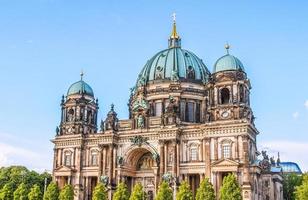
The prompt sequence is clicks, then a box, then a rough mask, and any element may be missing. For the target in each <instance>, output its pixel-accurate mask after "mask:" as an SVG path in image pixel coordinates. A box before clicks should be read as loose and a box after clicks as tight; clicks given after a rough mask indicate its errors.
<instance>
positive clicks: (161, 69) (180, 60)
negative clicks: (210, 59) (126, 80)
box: [137, 47, 210, 84]
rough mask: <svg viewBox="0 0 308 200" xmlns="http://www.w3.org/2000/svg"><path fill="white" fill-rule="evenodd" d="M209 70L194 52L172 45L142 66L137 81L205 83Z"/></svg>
mask: <svg viewBox="0 0 308 200" xmlns="http://www.w3.org/2000/svg"><path fill="white" fill-rule="evenodd" d="M209 74H210V72H209V70H208V69H207V68H206V66H205V64H204V63H203V62H202V60H201V59H200V58H198V57H197V56H196V55H195V54H194V53H192V52H190V51H187V50H184V49H182V48H181V47H172V48H168V49H165V50H163V51H160V52H158V53H157V54H156V55H154V56H153V57H152V58H151V59H150V60H148V62H147V63H146V64H145V66H144V67H143V69H142V71H141V73H140V74H139V77H138V80H137V83H138V84H146V83H148V82H151V81H152V82H155V81H166V80H167V81H168V80H173V79H174V78H175V77H176V78H178V80H179V81H192V82H201V83H206V82H207V81H208V79H209Z"/></svg>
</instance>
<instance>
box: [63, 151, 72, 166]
mask: <svg viewBox="0 0 308 200" xmlns="http://www.w3.org/2000/svg"><path fill="white" fill-rule="evenodd" d="M71 162H72V152H70V151H66V152H64V165H65V166H71V164H72V163H71Z"/></svg>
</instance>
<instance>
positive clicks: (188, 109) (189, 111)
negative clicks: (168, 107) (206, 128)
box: [185, 102, 195, 122]
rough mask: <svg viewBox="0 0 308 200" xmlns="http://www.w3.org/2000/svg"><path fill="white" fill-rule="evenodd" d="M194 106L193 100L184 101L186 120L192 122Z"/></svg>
mask: <svg viewBox="0 0 308 200" xmlns="http://www.w3.org/2000/svg"><path fill="white" fill-rule="evenodd" d="M194 108H195V104H194V102H187V103H186V112H185V118H186V120H185V121H187V122H194V113H195V112H194Z"/></svg>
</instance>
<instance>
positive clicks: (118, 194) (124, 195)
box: [113, 182, 129, 200]
mask: <svg viewBox="0 0 308 200" xmlns="http://www.w3.org/2000/svg"><path fill="white" fill-rule="evenodd" d="M128 199H129V192H128V189H127V186H126V185H125V183H123V182H122V183H119V184H118V186H117V190H116V191H115V193H114V194H113V200H128Z"/></svg>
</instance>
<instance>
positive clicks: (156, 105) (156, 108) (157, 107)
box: [155, 102, 163, 117]
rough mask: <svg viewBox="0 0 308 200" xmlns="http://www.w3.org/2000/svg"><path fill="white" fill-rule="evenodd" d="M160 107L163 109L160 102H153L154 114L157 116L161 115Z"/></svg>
mask: <svg viewBox="0 0 308 200" xmlns="http://www.w3.org/2000/svg"><path fill="white" fill-rule="evenodd" d="M162 109H163V104H162V102H156V103H155V116H158V117H159V116H161V114H162Z"/></svg>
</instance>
